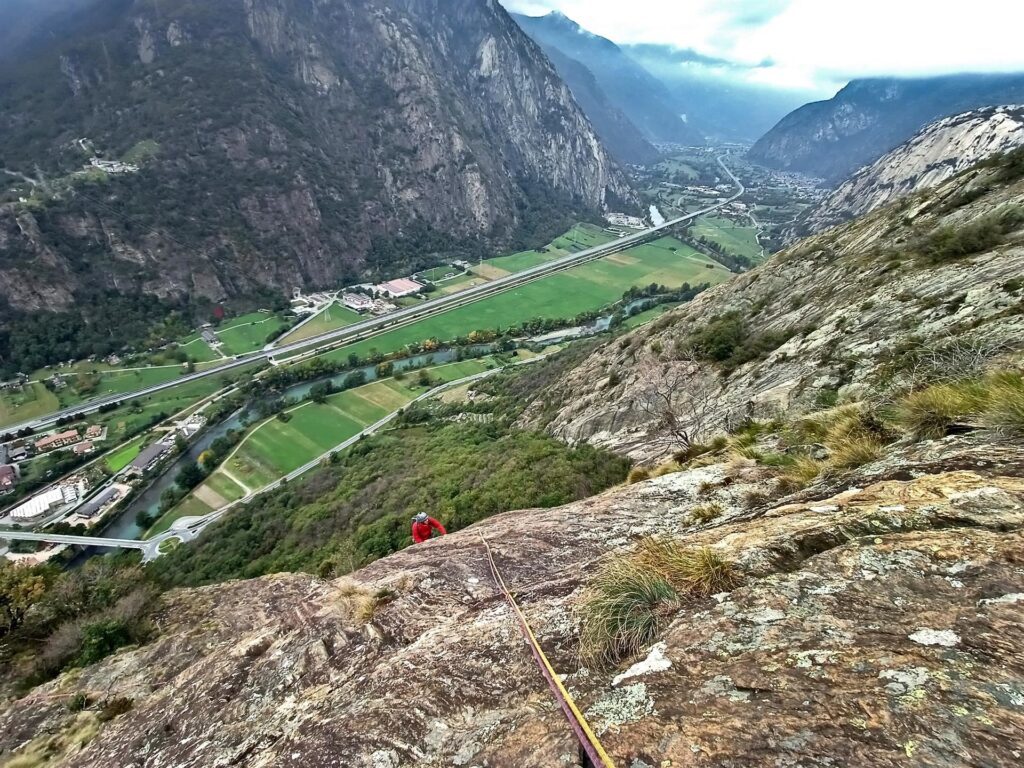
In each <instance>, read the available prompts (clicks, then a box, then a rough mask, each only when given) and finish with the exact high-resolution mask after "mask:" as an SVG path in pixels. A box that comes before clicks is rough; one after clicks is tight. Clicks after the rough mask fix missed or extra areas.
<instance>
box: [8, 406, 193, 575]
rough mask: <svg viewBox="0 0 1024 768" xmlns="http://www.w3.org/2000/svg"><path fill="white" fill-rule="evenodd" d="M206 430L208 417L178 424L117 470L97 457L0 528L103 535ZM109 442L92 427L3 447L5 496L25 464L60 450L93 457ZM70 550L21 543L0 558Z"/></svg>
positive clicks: (25, 503) (11, 513)
mask: <svg viewBox="0 0 1024 768" xmlns="http://www.w3.org/2000/svg"><path fill="white" fill-rule="evenodd" d="M205 426H206V418H205V417H204V416H203V415H201V414H194V415H192V416H190V417H188V418H185V419H183V420H181V421H177V422H174V424H173V425H171V426H170V427H169V428H167V429H166V430H164V431H163V434H162V436H160V437H159V438H158V439H157V440H155V441H154V442H152V443H151V444H149V445H147V446H145V447H142V448H140V450H139V451H138V454H137V455H136V456H135V457H134V458H132V459H131V460H130V461H128V462H127V463H126V464H125V466H123V467H120V468H118V469H117V470H116V471H111V470H110V467H109V464H108V463H105V462H102V461H100V459H101V458H102V457H98V458H97V460H95V461H92V462H89V463H88V464H86V465H83V466H82V467H80V468H79V469H78V470H76V471H75V472H74V473H72V474H70V475H67V476H65V477H63V478H61V479H60V480H59V481H57V482H55V483H53V484H51V485H49V486H47V487H45V488H43V489H42V490H40V491H38V492H36V493H34V494H33V495H31V496H29V497H28V498H26V499H24V500H22V501H21V502H20V503H18V504H17V506H14V507H13V508H11V509H9V510H8V511H7V512H6V514H4V515H3V516H2V517H0V526H9V527H12V528H16V529H22V528H31V529H36V528H38V527H41V526H51V527H52V526H56V525H62V526H64V527H65V529H67V530H72V529H80V531H81V532H83V533H85V532H91V531H96V530H99V529H101V528H102V527H103V525H104V524H105V523H106V522H107V521H108V520H109V519H110V518H111V517H112V516H113V515H114V514H116V513H117V512H118V511H119V510H120V507H121V505H122V504H123V503H125V502H126V501H127V500H128V499H129V498H130V497H132V496H134V495H135V494H136V493H137V492H138V491H139V490H140V489H142V488H143V487H145V486H146V485H147V484H148V482H149V480H150V478H152V477H154V476H155V475H157V474H158V469H159V468H160V467H162V466H163V465H164V464H165V463H166V462H167V460H169V459H170V458H172V457H173V456H175V455H177V454H178V453H180V452H181V450H182V449H183V448H185V447H186V446H187V445H188V441H189V440H191V439H192V438H193V437H195V436H196V435H197V434H198V433H199V432H200V431H201V430H202V429H203V428H204V427H205ZM105 437H106V435H105V431H104V429H103V428H102V427H100V426H99V425H93V426H90V427H87V428H86V429H85V430H84V431H80V430H79V429H69V430H64V431H58V432H55V433H52V434H49V435H45V436H43V437H38V438H23V439H19V440H16V441H13V442H12V443H9V444H7V445H0V459H2V460H3V462H4V463H2V464H0V495H7V494H10V493H13V492H14V490H15V489H16V487H17V484H18V481H19V479H20V477H21V471H22V470H21V467H22V465H23V464H25V463H26V462H30V461H32V460H34V459H37V458H39V457H42V456H45V455H48V454H51V453H53V452H57V451H67V452H70V453H72V454H75V455H84V454H91V453H93V452H94V451H97V443H99V442H100V441H103V440H104V439H105ZM65 548H66V547H65V546H64V545H55V546H50V547H47V548H44V549H41V550H39V549H37V547H36V546H35V545H31V546H26V547H24V548H21V547H19V546H18V543H17V542H12V543H11V545H10V548H9V549H8V550H6V551H0V554H2V556H3V557H6V558H7V559H9V560H13V561H31V562H41V561H45V560H48V559H50V558H51V557H53V556H55V555H57V554H59V553H60V552H61V551H62V550H63V549H65Z"/></svg>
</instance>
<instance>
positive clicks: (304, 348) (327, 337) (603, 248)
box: [5, 155, 746, 432]
mask: <svg viewBox="0 0 1024 768" xmlns="http://www.w3.org/2000/svg"><path fill="white" fill-rule="evenodd" d="M724 157H725V155H722V156H720V157H718V158H717V160H718V164H719V165H720V166H721V167H722V169H723V170H724V171H725V172H726V173H727V174H728V175H729V178H730V179H732V181H733V183H734V184H735V185H736V188H737V192H736V194H734V195H733V196H732V197H730V198H728V199H726V200H723V201H722V202H720V203H715V204H714V205H710V206H708V207H707V208H702V209H701V210H699V211H694V212H693V213H688V214H686V215H685V216H680V217H679V218H677V219H672V220H671V221H666V222H665V223H664V224H661V225H660V226H657V227H652V228H650V229H645V230H643V231H642V232H637V233H636V234H633V235H627V236H625V237H621V238H619V239H618V240H614V241H612V242H610V243H605V244H603V245H598V246H595V247H593V248H588V249H586V250H583V251H580V252H578V253H572V254H569V255H568V256H562V257H560V258H558V259H554V260H552V261H549V262H546V263H544V264H539V265H537V266H535V267H530V268H529V269H525V270H523V271H522V272H517V273H515V274H512V275H508V276H506V277H501V278H498V279H497V280H492V281H490V282H488V283H483V284H481V285H478V286H474V287H472V288H467V289H466V290H464V291H460V292H458V293H453V294H450V295H448V296H442V297H440V298H437V299H431V300H430V301H425V302H423V303H422V304H417V305H415V306H412V307H407V308H405V309H400V310H398V311H397V312H392V313H391V314H388V315H384V316H382V317H375V318H371V319H369V320H364V321H362V322H359V323H353V324H352V325H348V326H345V327H344V328H339V329H337V330H334V331H329V332H327V333H323V334H320V335H319V336H312V337H310V338H308V339H303V340H302V341H297V342H294V343H291V344H285V345H283V346H280V347H276V348H274V349H269V350H268V349H262V350H259V351H257V352H252V353H250V354H247V355H239V356H237V357H235V358H233V359H232V360H230V361H229V362H226V363H224V364H222V365H218V366H216V367H215V368H208V369H206V370H203V371H197V372H196V373H191V374H188V375H186V376H180V377H178V378H177V379H174V380H172V381H168V382H165V383H163V384H157V385H154V386H152V387H146V388H144V389H139V390H136V391H134V392H125V393H122V394H118V395H111V396H108V397H104V398H97V399H96V400H92V401H90V402H88V403H82V404H80V405H76V406H74V407H71V408H65V409H63V410H60V411H56V412H54V413H52V414H49V415H47V416H43V417H40V418H36V419H32V420H30V421H25V422H22V423H21V424H15V425H12V426H10V427H7V428H6V429H5V431H7V432H16V431H17V430H19V429H23V428H26V427H28V428H31V429H37V430H38V429H43V428H47V427H50V426H52V425H53V424H55V423H56V421H57V420H58V419H60V418H62V417H67V416H80V415H84V414H86V413H91V412H93V411H95V410H97V409H98V408H99V407H101V406H103V405H108V404H111V403H119V402H122V401H126V400H132V399H135V398H139V397H146V396H148V395H152V394H155V393H157V392H161V391H163V390H165V389H170V388H171V387H176V386H178V385H179V384H185V383H187V382H191V381H198V380H200V379H204V378H207V377H208V376H216V375H218V374H222V373H227V372H229V371H233V370H235V369H237V368H241V367H242V366H245V365H250V364H251V363H254V362H259V361H263V360H269V359H271V358H279V357H288V356H290V355H295V354H299V353H309V352H313V351H316V350H317V349H318V348H320V347H324V346H330V345H333V344H338V343H339V342H353V341H357V340H360V339H363V338H367V337H369V336H372V335H375V334H377V333H380V332H383V331H386V330H388V329H390V328H392V327H395V326H398V325H404V324H407V323H409V322H411V321H413V320H421V319H423V318H425V317H429V316H431V315H435V314H438V313H440V312H445V311H448V310H451V309H455V308H456V307H461V306H464V305H466V304H469V303H472V302H475V301H479V300H480V299H483V298H486V297H488V296H492V295H494V294H496V293H502V292H504V291H507V290H509V289H511V288H515V287H517V286H519V285H522V284H523V283H528V282H530V281H532V280H536V279H538V278H539V277H543V276H546V275H549V274H552V273H554V272H559V271H562V270H565V269H570V268H572V267H575V266H577V265H579V264H582V263H585V262H587V261H593V260H595V259H599V258H602V257H604V256H607V255H609V254H612V253H616V252H618V251H622V250H625V249H626V248H629V247H632V246H634V245H637V244H639V243H642V242H645V241H647V240H649V239H651V238H655V237H658V236H660V235H661V234H662V233H663V232H664V231H665V230H667V229H670V228H672V227H674V226H676V225H678V224H681V223H683V222H685V221H689V220H691V219H695V218H697V217H698V216H703V215H705V214H707V213H710V212H711V211H714V210H716V209H718V208H721V207H722V206H724V205H727V204H728V203H731V202H732V201H733V200H736V199H737V198H739V197H740V196H741V195H742V194H743V193H744V192H745V191H746V189H745V188H744V186H743V184H742V183H741V182H740V180H739V179H737V178H736V176H735V175H734V174H733V172H732V171H731V170H730V169H729V168H728V166H726V164H725V163H724V162H723V158H724Z"/></svg>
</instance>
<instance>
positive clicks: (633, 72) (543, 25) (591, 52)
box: [513, 11, 703, 144]
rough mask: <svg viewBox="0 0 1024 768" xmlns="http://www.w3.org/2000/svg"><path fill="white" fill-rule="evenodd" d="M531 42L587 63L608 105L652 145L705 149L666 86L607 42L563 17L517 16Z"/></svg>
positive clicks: (549, 15) (550, 15) (557, 15)
mask: <svg viewBox="0 0 1024 768" xmlns="http://www.w3.org/2000/svg"><path fill="white" fill-rule="evenodd" d="M513 17H514V18H515V20H516V21H517V22H518V23H519V25H520V26H521V27H522V28H523V29H524V30H525V31H526V33H527V34H528V35H530V37H532V38H533V39H534V40H536V41H537V42H538V43H540V44H541V45H543V46H545V47H547V48H554V49H556V50H559V51H561V52H562V53H563V54H564V55H566V56H568V57H569V58H571V59H575V60H576V61H578V62H580V63H581V64H583V65H584V66H585V67H586V68H587V69H589V70H590V71H591V72H592V73H593V75H594V77H595V78H596V79H597V82H598V84H599V85H600V86H601V89H602V90H603V91H604V92H605V94H607V96H608V98H609V100H611V102H612V103H613V104H615V106H617V107H618V108H619V109H621V110H622V111H623V112H624V113H625V114H626V116H627V117H628V118H629V119H630V121H632V123H633V124H634V125H636V126H637V127H638V128H639V129H640V130H641V131H643V132H644V134H645V135H646V136H647V138H648V139H650V140H651V141H664V142H678V143H682V144H702V143H703V137H702V136H701V135H700V133H699V132H698V131H697V130H695V129H694V128H693V127H691V126H689V125H688V124H687V123H686V122H685V120H684V118H683V117H682V115H683V114H684V113H685V110H680V109H679V108H678V106H677V105H676V104H674V103H673V100H672V98H671V96H670V95H669V93H668V91H667V89H666V88H665V85H664V84H663V83H661V82H660V81H659V80H658V79H657V78H655V77H654V76H653V75H651V73H649V72H648V71H647V70H645V69H644V68H643V67H641V66H640V65H639V64H637V63H636V62H635V61H633V59H631V58H630V57H629V56H627V55H626V54H625V53H623V51H622V50H621V49H620V48H619V47H618V46H617V45H615V43H613V42H612V41H611V40H608V39H606V38H603V37H599V36H597V35H593V34H591V33H589V32H587V31H586V30H584V29H582V28H581V27H580V26H579V25H578V24H577V23H576V22H574V21H572V20H571V19H569V18H567V17H566V16H564V15H563V14H561V13H558V12H557V11H556V12H552V13H549V14H548V15H546V16H522V15H519V14H513Z"/></svg>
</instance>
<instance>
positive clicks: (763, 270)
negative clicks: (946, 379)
mask: <svg viewBox="0 0 1024 768" xmlns="http://www.w3.org/2000/svg"><path fill="white" fill-rule="evenodd" d="M1019 165H1020V163H1019V158H1018V160H1017V162H1016V163H1015V164H1014V165H1013V166H1012V167H1010V168H1003V167H1001V166H992V167H979V168H976V169H974V170H971V171H968V172H965V173H963V174H961V175H960V176H957V177H956V178H954V179H951V180H950V181H947V182H946V183H945V184H943V185H941V186H939V187H937V188H935V189H933V190H931V191H930V192H929V193H928V194H927V196H924V197H921V198H918V197H909V198H905V199H904V200H902V201H900V202H899V203H897V204H895V205H892V206H888V207H885V208H882V209H880V210H877V211H875V212H873V213H871V214H869V215H867V216H865V217H863V218H860V219H857V220H855V221H853V222H850V223H849V224H845V225H843V226H841V227H838V228H836V229H832V230H829V231H828V232H825V233H823V234H820V235H816V236H814V237H811V238H808V239H806V240H804V241H801V242H799V243H798V244H797V245H796V246H794V247H793V248H790V249H789V250H787V251H783V252H781V253H779V254H777V255H776V256H774V257H773V258H772V259H770V260H769V261H768V262H766V263H765V264H763V265H761V266H759V267H758V268H756V269H753V270H751V271H750V272H747V273H745V274H742V275H738V276H737V277H735V278H733V279H732V280H730V281H729V282H728V283H724V284H722V285H720V286H716V287H715V288H712V289H711V290H709V291H706V292H705V293H703V294H701V295H700V296H698V297H697V298H696V299H695V300H694V301H693V302H691V303H690V304H687V305H685V306H682V307H680V308H679V309H677V310H674V311H673V312H670V313H667V314H666V315H665V316H664V317H662V318H659V320H658V321H657V322H655V323H654V324H653V325H652V326H650V327H647V328H641V329H638V330H636V331H634V332H632V333H630V334H629V335H627V336H625V337H624V338H623V339H622V340H620V341H619V342H617V343H615V344H611V345H608V346H607V347H605V348H604V350H603V351H602V352H601V353H598V354H594V355H591V356H590V357H589V358H588V359H587V361H586V362H585V363H583V364H582V365H580V366H579V367H578V368H576V369H575V370H573V371H571V372H569V373H568V374H566V375H565V376H564V377H563V378H562V379H561V380H560V381H559V383H558V384H557V385H555V386H553V387H551V388H550V389H549V390H548V391H546V392H544V393H541V394H539V395H538V405H537V406H536V407H535V408H534V410H533V412H532V413H531V412H530V411H527V416H526V418H525V419H524V423H526V424H529V425H530V426H533V427H538V428H539V427H545V428H547V429H549V430H550V431H551V432H552V433H553V434H555V435H556V436H558V437H561V438H562V439H564V440H566V441H568V442H570V443H574V442H578V441H589V442H592V443H594V444H598V445H603V446H606V447H610V448H612V449H614V450H617V451H619V452H627V453H629V454H630V455H632V456H634V457H635V458H638V459H644V460H647V459H650V460H652V461H656V460H658V459H662V458H664V457H666V456H667V455H670V454H671V453H673V452H674V451H676V450H679V449H680V447H681V442H680V441H679V440H678V439H675V438H674V437H673V435H672V432H671V431H670V430H669V429H668V426H669V425H668V424H666V423H665V422H664V421H663V419H662V415H661V414H662V409H661V408H660V407H655V404H656V395H657V393H658V392H660V391H662V390H663V389H665V388H670V389H671V391H672V399H673V400H674V405H673V411H674V412H675V413H676V416H677V418H678V424H677V426H678V427H679V428H680V429H689V428H693V429H694V430H696V431H695V432H694V434H695V435H698V437H697V438H696V439H697V440H698V441H699V440H700V439H707V438H708V437H710V435H711V434H712V433H713V432H714V431H715V430H716V429H720V428H722V427H724V426H728V425H735V424H738V423H741V422H742V421H743V419H745V418H747V417H750V416H756V417H763V418H770V417H772V416H773V415H776V414H787V415H788V416H789V417H790V418H791V417H792V416H793V414H798V413H800V412H804V411H807V410H812V409H814V408H815V407H816V404H817V403H820V402H823V401H829V400H831V401H833V402H834V401H835V399H836V398H837V397H838V398H844V397H845V398H849V399H857V398H860V397H865V396H871V397H872V398H875V399H878V400H884V398H885V396H886V392H887V391H889V389H890V388H891V387H892V386H894V383H895V382H898V381H900V380H902V378H901V377H902V376H903V375H904V374H910V373H912V372H913V369H914V368H915V366H918V365H922V366H923V365H924V360H925V358H927V357H928V356H929V355H933V354H935V355H937V356H938V357H937V358H936V359H940V360H941V359H943V358H942V357H941V355H940V354H939V352H940V351H941V350H942V349H943V348H944V346H946V345H948V344H951V343H953V342H954V340H961V341H958V342H957V343H963V344H965V345H966V347H970V346H971V345H972V344H977V345H978V346H979V348H985V349H998V348H999V346H1000V344H1002V343H1006V344H1010V345H1019V344H1020V342H1021V340H1022V339H1024V288H1022V285H1024V230H1022V229H1021V227H1022V224H1024V181H1022V180H1021V178H1020V170H1019ZM1005 174H1011V176H1010V178H1011V179H1012V180H1011V181H1006V180H1005V179H1006V177H1005ZM1004 216H1005V217H1006V218H1005V223H1000V222H1003V221H1004V219H1003V218H1002V217H1004ZM1002 228H1006V229H1007V230H1008V231H1007V232H1006V233H1005V234H1003V235H1000V234H998V233H999V231H1000V230H1001V229H1002ZM958 230H965V231H964V234H963V236H962V239H961V238H960V237H958V235H957V231H958ZM964 251H966V252H964ZM968 357H971V356H968ZM971 359H972V360H974V358H973V357H971ZM944 365H945V366H947V367H949V368H951V369H953V370H956V371H957V372H958V374H960V375H967V371H966V369H965V368H964V361H962V360H960V361H958V360H956V356H955V355H954V356H951V357H950V362H947V363H945V364H944ZM673 382H676V383H675V384H673ZM652 398H653V399H652ZM690 422H692V424H691V423H690Z"/></svg>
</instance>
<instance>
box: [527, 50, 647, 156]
mask: <svg viewBox="0 0 1024 768" xmlns="http://www.w3.org/2000/svg"><path fill="white" fill-rule="evenodd" d="M541 48H543V50H544V53H545V54H546V55H547V57H548V58H549V59H551V63H552V64H554V65H555V69H557V70H558V74H559V76H560V77H561V78H562V79H563V80H564V81H565V83H566V85H568V86H569V88H570V89H571V90H572V95H573V97H574V98H575V99H576V101H577V103H578V104H579V105H580V107H581V108H582V109H583V112H584V113H585V114H586V116H587V118H588V119H589V120H590V122H591V123H592V124H593V126H594V130H595V131H597V134H598V136H600V137H601V141H602V142H603V143H604V145H605V146H606V147H607V148H608V151H609V152H610V153H611V154H612V156H613V157H615V158H616V159H617V160H618V161H619V162H620V163H630V164H637V165H645V164H647V163H653V162H656V161H657V160H658V158H659V156H660V155H659V152H658V150H657V149H656V148H655V147H654V145H653V144H651V142H650V141H648V140H647V139H646V138H645V137H644V135H643V133H641V132H640V129H639V128H637V127H636V126H635V125H634V124H633V123H632V121H630V119H629V118H628V117H627V116H626V113H625V112H623V111H622V110H621V109H619V108H618V107H617V106H615V105H614V104H613V103H612V102H611V100H610V99H609V98H608V96H607V94H605V92H604V90H603V89H602V88H601V86H600V84H599V83H598V82H597V78H595V77H594V73H593V72H591V71H590V70H589V69H587V68H586V67H585V66H584V65H583V64H581V63H580V62H578V61H576V60H575V59H572V58H569V57H568V56H566V55H565V54H564V53H562V52H561V51H559V50H558V49H557V48H552V47H551V46H543V45H542V46H541Z"/></svg>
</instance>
